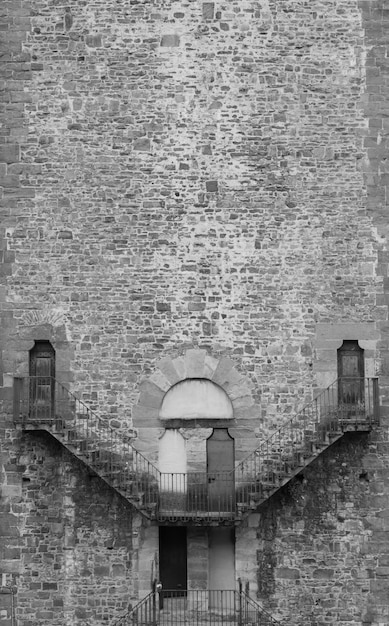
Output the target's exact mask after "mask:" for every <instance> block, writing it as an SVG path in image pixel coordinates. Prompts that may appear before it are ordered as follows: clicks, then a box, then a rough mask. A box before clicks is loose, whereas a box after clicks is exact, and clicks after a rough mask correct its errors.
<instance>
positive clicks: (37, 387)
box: [14, 376, 160, 515]
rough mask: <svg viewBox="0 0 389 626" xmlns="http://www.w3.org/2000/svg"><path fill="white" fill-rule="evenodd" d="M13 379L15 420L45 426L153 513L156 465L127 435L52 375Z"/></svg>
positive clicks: (157, 489)
mask: <svg viewBox="0 0 389 626" xmlns="http://www.w3.org/2000/svg"><path fill="white" fill-rule="evenodd" d="M14 382H15V384H14V420H15V421H16V422H17V423H20V424H21V425H22V426H24V427H25V426H27V425H28V427H29V428H31V427H35V428H42V427H43V428H45V429H46V430H48V431H49V432H51V433H52V434H53V435H54V437H56V438H57V439H58V440H59V441H61V443H63V445H65V447H67V448H68V449H69V450H71V452H73V453H74V454H76V456H78V457H79V458H81V459H82V460H84V461H85V462H86V463H87V464H88V466H89V467H90V468H92V469H93V470H94V471H95V472H96V473H97V474H98V475H99V476H100V477H101V478H103V479H104V480H105V481H106V482H107V483H108V484H110V485H111V486H113V487H114V488H115V489H116V490H117V491H119V492H120V493H121V494H122V495H124V496H125V497H126V498H127V499H128V500H130V501H131V502H133V503H134V504H136V505H137V506H138V508H140V509H141V510H142V511H143V512H145V513H149V515H152V514H153V512H154V513H155V508H156V506H157V503H158V492H159V480H160V474H159V471H158V469H157V468H156V467H155V466H154V465H153V464H152V463H151V462H150V461H149V460H148V459H146V457H144V456H143V455H142V454H141V453H140V452H138V451H137V450H136V449H135V448H134V447H133V446H132V445H131V443H130V442H129V441H126V437H125V435H124V434H123V432H119V431H116V430H115V429H114V428H112V427H111V426H110V425H109V424H108V423H107V422H106V421H104V420H103V419H101V418H100V417H99V416H98V415H96V413H95V412H94V411H92V410H91V409H90V408H89V407H88V406H87V405H86V404H85V403H84V402H83V401H82V400H80V399H79V398H77V397H76V396H75V395H74V394H72V393H71V392H70V391H69V390H68V389H66V387H64V386H63V385H62V384H61V383H59V382H58V381H57V380H55V379H54V378H51V377H38V376H30V377H26V378H15V381H14Z"/></svg>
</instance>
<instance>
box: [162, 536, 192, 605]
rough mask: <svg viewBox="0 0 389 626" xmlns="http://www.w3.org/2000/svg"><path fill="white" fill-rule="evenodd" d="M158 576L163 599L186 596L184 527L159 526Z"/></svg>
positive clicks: (185, 541) (185, 542)
mask: <svg viewBox="0 0 389 626" xmlns="http://www.w3.org/2000/svg"><path fill="white" fill-rule="evenodd" d="M159 576H160V581H161V583H162V592H163V596H164V597H169V596H173V597H176V596H180V595H186V589H187V540H186V528H185V527H184V526H177V527H171V526H160V528H159ZM169 591H170V592H172V591H174V593H169Z"/></svg>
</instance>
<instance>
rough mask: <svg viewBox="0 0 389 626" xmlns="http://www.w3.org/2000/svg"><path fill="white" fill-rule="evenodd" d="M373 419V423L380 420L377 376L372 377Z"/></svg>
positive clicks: (377, 422)
mask: <svg viewBox="0 0 389 626" xmlns="http://www.w3.org/2000/svg"><path fill="white" fill-rule="evenodd" d="M372 380H373V419H374V424H379V421H380V398H379V391H378V378H373V379H372Z"/></svg>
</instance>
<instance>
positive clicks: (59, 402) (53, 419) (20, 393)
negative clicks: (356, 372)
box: [14, 376, 379, 524]
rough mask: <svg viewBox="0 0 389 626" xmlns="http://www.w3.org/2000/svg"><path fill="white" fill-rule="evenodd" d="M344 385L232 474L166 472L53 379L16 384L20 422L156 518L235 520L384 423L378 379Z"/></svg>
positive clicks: (20, 380)
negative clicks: (345, 440)
mask: <svg viewBox="0 0 389 626" xmlns="http://www.w3.org/2000/svg"><path fill="white" fill-rule="evenodd" d="M343 382H344V379H342V381H339V380H338V381H335V382H334V383H333V384H332V385H330V387H328V388H327V389H326V390H324V391H323V392H321V393H320V394H319V395H318V396H317V397H316V398H315V399H314V400H313V401H312V402H311V403H310V404H308V405H307V406H305V407H304V408H303V409H302V410H301V411H300V412H298V413H297V414H296V415H294V416H293V417H291V418H290V419H289V420H287V421H286V422H284V423H283V424H282V425H281V426H280V427H279V428H278V429H277V430H276V431H275V432H273V433H272V434H271V435H270V437H268V438H267V439H266V440H265V441H264V442H262V443H261V444H260V445H259V447H258V448H257V449H256V450H254V451H253V452H252V453H251V454H249V455H248V456H247V457H245V458H244V459H243V460H242V461H240V462H239V463H238V464H237V465H236V466H235V468H234V470H233V471H232V472H213V473H207V472H187V473H161V472H160V471H159V470H158V469H157V468H156V467H155V466H154V465H153V464H152V463H151V462H150V461H149V460H148V459H147V458H146V457H144V456H143V455H142V454H141V453H140V452H138V451H137V450H136V449H135V448H134V447H133V446H132V445H131V443H130V441H129V438H126V436H125V434H124V433H123V432H122V431H119V430H115V429H113V428H112V427H111V426H110V425H109V424H108V423H107V422H106V421H105V420H103V419H101V418H100V417H98V416H97V415H96V413H94V411H92V410H91V409H90V408H89V407H88V406H87V405H86V404H85V403H84V402H82V400H80V399H78V398H77V397H76V396H75V395H74V394H72V393H71V392H70V391H69V390H68V389H66V388H65V387H64V386H63V385H62V384H61V383H59V382H58V381H56V380H55V379H54V378H51V377H33V376H30V377H26V378H16V379H15V384H14V418H15V421H16V422H18V423H20V424H22V426H23V427H24V428H27V427H28V428H35V429H42V428H43V429H46V430H48V431H49V432H50V433H51V434H52V435H53V436H54V437H56V438H57V439H58V440H59V441H61V443H63V445H65V446H66V447H67V448H68V449H70V450H71V451H72V452H73V453H74V454H75V455H76V456H78V457H79V458H81V459H82V460H84V462H85V463H87V464H88V466H89V467H91V468H92V469H93V470H94V471H95V472H96V473H97V474H98V475H99V476H101V477H102V478H103V479H104V480H105V481H106V482H107V483H108V484H110V485H111V486H112V487H114V488H115V489H116V490H117V491H119V492H120V493H121V494H122V495H123V496H124V497H126V498H127V499H128V500H129V501H130V502H131V503H132V504H134V505H135V506H136V507H137V508H138V509H139V510H141V511H142V512H143V513H144V514H145V515H147V516H148V517H150V518H152V519H157V520H158V521H160V522H172V523H174V522H177V523H199V524H210V523H211V524H212V523H234V522H235V521H239V520H240V519H241V517H242V516H243V515H244V514H245V513H247V512H248V511H250V510H252V509H254V508H256V507H257V506H258V504H260V503H261V502H262V501H263V500H265V499H266V498H268V497H269V495H271V493H273V492H274V491H275V490H277V489H278V488H279V487H280V486H282V485H283V484H285V483H286V482H287V481H288V480H290V479H291V477H292V476H293V475H295V474H296V473H298V472H299V471H301V469H302V468H303V467H305V466H306V465H307V464H308V463H309V462H310V461H311V460H313V459H314V458H315V457H316V456H317V455H318V454H319V453H320V452H321V451H322V450H324V449H325V448H327V447H328V446H329V445H330V444H331V443H333V442H334V441H335V440H336V439H337V438H339V437H340V436H342V435H343V434H344V433H345V432H347V431H363V430H370V429H371V428H372V427H373V426H374V424H376V423H377V422H378V406H379V404H378V379H377V378H367V379H357V378H353V379H352V381H347V385H343V384H342V383H343ZM353 385H354V386H356V385H359V392H358V394H354V397H357V398H358V402H349V401H345V400H347V399H348V398H349V397H350V392H349V390H350V388H351V389H352V386H353ZM344 388H346V389H347V390H348V395H347V396H346V398H344V397H342V389H344Z"/></svg>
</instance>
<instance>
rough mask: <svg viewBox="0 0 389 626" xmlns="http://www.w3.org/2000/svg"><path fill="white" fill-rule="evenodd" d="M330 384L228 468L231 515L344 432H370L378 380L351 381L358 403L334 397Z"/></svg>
mask: <svg viewBox="0 0 389 626" xmlns="http://www.w3.org/2000/svg"><path fill="white" fill-rule="evenodd" d="M343 380H344V379H342V381H340V380H336V381H335V382H334V383H333V384H332V385H330V386H329V387H327V389H325V390H324V391H322V392H321V393H319V394H318V396H317V397H316V398H315V399H314V400H313V401H312V402H311V403H309V404H308V405H306V406H305V407H304V408H303V409H302V410H301V411H299V412H298V413H296V414H295V415H294V416H293V417H291V418H290V419H288V420H287V421H286V422H284V423H283V424H282V425H281V426H280V427H279V428H278V429H277V430H275V431H274V432H273V433H272V434H271V435H270V437H268V438H267V439H266V440H265V441H264V442H262V443H261V444H260V445H259V446H258V448H257V449H256V450H254V452H251V453H250V454H249V455H248V456H247V457H245V458H244V459H243V460H242V461H240V462H239V463H238V464H237V465H236V466H235V469H234V477H235V493H236V506H237V510H238V511H239V510H240V511H244V510H247V507H249V508H252V507H254V506H257V505H258V503H259V502H261V501H263V500H264V499H266V498H267V497H269V494H270V493H272V492H274V490H276V489H277V488H279V487H280V486H282V485H283V484H285V483H286V482H287V481H288V480H290V478H291V477H292V476H293V475H294V474H296V473H298V472H299V471H301V469H302V468H303V467H305V466H306V465H307V464H308V463H309V462H310V461H311V460H313V459H314V458H315V457H316V456H318V454H319V453H320V452H321V451H322V450H324V449H325V448H327V447H328V446H329V445H330V444H331V443H333V442H334V441H335V440H336V439H338V438H339V437H341V436H342V435H343V434H344V433H345V432H350V431H351V432H358V431H366V430H371V428H373V427H374V425H375V424H377V423H378V419H379V397H378V378H357V377H354V378H353V379H352V381H353V383H354V384H355V385H358V386H359V387H360V389H361V392H360V394H359V398H360V401H358V402H355V403H354V402H347V401H345V399H344V398H343V397H341V396H340V390H341V389H342V382H343Z"/></svg>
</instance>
